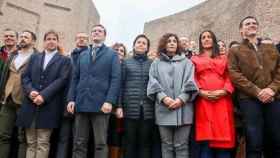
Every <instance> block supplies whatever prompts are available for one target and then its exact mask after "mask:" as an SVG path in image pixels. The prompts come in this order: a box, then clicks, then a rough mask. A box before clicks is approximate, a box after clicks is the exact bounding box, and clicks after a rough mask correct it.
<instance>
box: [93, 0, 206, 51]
mask: <svg viewBox="0 0 280 158" xmlns="http://www.w3.org/2000/svg"><path fill="white" fill-rule="evenodd" d="M203 1H205V0H93V2H94V3H95V6H96V8H97V10H98V12H99V14H100V17H101V24H103V25H105V27H106V28H107V32H108V35H107V40H106V43H107V44H108V45H111V44H113V43H114V42H122V43H124V44H125V45H126V47H127V48H128V50H131V47H132V42H133V40H134V38H135V37H136V36H137V35H138V34H140V33H143V28H144V23H145V22H147V21H151V20H154V19H157V18H160V17H163V16H167V15H171V14H174V13H177V12H180V11H183V10H186V9H188V8H191V7H193V6H194V5H197V4H199V3H201V2H203Z"/></svg>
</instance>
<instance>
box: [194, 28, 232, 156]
mask: <svg viewBox="0 0 280 158" xmlns="http://www.w3.org/2000/svg"><path fill="white" fill-rule="evenodd" d="M199 52H200V54H199V55H197V56H193V57H192V61H193V63H194V65H195V79H196V82H197V85H198V87H199V89H200V92H199V94H200V95H199V97H198V98H197V100H196V105H195V111H196V112H195V131H196V132H195V135H196V141H198V142H199V143H200V149H201V150H200V151H201V153H200V158H230V151H231V149H232V148H233V147H234V146H235V131H234V120H233V104H232V100H231V94H232V92H233V90H234V88H233V85H232V83H231V81H230V80H229V76H228V72H227V58H226V56H225V55H220V52H219V46H218V44H217V39H216V37H215V35H214V33H213V32H212V31H204V32H202V33H201V34H200V36H199Z"/></svg>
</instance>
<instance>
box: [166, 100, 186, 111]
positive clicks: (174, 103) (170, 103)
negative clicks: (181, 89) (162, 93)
mask: <svg viewBox="0 0 280 158" xmlns="http://www.w3.org/2000/svg"><path fill="white" fill-rule="evenodd" d="M163 103H164V104H165V105H166V106H167V107H168V108H169V109H172V110H174V109H177V108H180V107H181V106H183V104H184V102H183V101H182V100H181V99H179V98H176V99H175V100H174V99H172V98H170V97H165V98H163Z"/></svg>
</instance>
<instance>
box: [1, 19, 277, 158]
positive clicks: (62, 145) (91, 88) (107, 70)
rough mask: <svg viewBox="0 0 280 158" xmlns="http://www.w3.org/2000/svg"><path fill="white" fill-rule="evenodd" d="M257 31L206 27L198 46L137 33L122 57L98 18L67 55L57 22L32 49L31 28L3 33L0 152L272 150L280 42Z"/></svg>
mask: <svg viewBox="0 0 280 158" xmlns="http://www.w3.org/2000/svg"><path fill="white" fill-rule="evenodd" d="M258 29H259V23H258V20H257V19H256V18H255V17H253V16H247V17H245V18H243V19H242V20H241V22H240V24H239V31H240V36H241V38H242V41H239V42H238V41H232V42H231V43H230V44H229V46H228V48H227V44H226V43H225V42H224V41H223V40H222V39H217V37H216V35H215V33H214V32H212V31H211V30H205V31H203V32H201V33H200V35H199V40H198V48H196V42H195V41H190V40H189V38H187V37H178V35H176V34H175V33H166V34H164V35H162V37H161V38H160V40H159V42H158V47H157V50H156V51H150V40H149V38H148V37H147V36H146V35H144V34H140V35H138V36H137V37H136V38H135V39H134V41H133V43H132V48H133V49H132V51H131V53H130V54H129V53H128V51H127V48H126V46H125V45H124V44H122V43H115V44H114V45H113V46H112V47H108V46H106V45H105V44H104V42H105V39H106V35H107V32H106V28H105V27H104V26H103V25H101V24H98V25H94V26H93V27H92V30H91V34H90V35H88V34H87V33H85V32H79V33H77V34H76V37H75V43H76V46H75V48H74V49H73V51H72V52H71V53H69V55H68V53H65V52H63V49H62V47H61V46H60V42H59V35H58V33H57V32H56V31H54V30H50V31H48V32H46V33H45V34H44V38H43V43H44V49H43V51H39V50H37V49H36V48H35V43H36V40H37V38H36V34H35V33H33V32H32V31H30V30H24V31H22V32H20V33H17V32H16V31H15V30H12V29H6V30H4V33H3V42H4V45H3V47H1V49H0V99H1V107H0V108H1V110H0V157H1V158H48V157H51V158H53V157H54V158H69V157H72V158H87V157H94V158H245V157H246V158H263V157H264V158H278V157H279V156H280V134H279V131H280V125H279V122H280V100H279V99H280V93H279V90H280V54H279V49H280V44H278V45H277V44H275V43H273V41H272V40H270V39H269V38H260V37H258ZM174 32H176V30H174ZM90 39H91V41H92V42H91V43H90ZM277 49H278V50H277Z"/></svg>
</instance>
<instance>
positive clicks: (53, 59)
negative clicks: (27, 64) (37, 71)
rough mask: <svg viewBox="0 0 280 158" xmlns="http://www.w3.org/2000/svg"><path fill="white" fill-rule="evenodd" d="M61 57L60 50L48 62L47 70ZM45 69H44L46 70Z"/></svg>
mask: <svg viewBox="0 0 280 158" xmlns="http://www.w3.org/2000/svg"><path fill="white" fill-rule="evenodd" d="M58 58H59V54H58V52H57V53H55V55H54V56H53V57H52V59H51V60H50V61H49V63H48V64H47V66H46V68H45V70H47V69H48V68H49V67H50V66H51V65H52V64H53V63H54V62H55V61H56V60H57V59H58ZM45 70H44V71H45Z"/></svg>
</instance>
